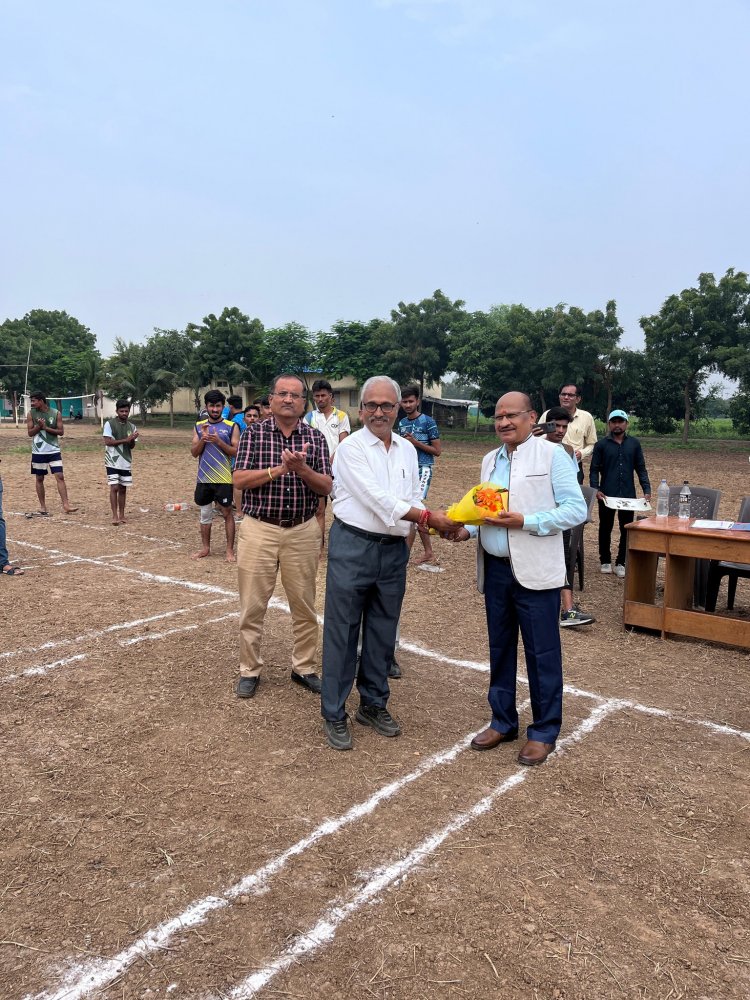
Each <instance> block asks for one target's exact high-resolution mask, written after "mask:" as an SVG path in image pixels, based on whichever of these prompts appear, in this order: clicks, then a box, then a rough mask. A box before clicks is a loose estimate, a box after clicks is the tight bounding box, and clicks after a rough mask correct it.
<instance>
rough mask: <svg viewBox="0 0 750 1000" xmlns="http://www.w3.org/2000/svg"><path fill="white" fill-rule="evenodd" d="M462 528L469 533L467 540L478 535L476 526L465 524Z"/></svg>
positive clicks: (477, 526)
mask: <svg viewBox="0 0 750 1000" xmlns="http://www.w3.org/2000/svg"><path fill="white" fill-rule="evenodd" d="M464 528H466V530H467V531H468V532H469V538H476V537H477V536H478V534H479V525H478V524H465V525H464Z"/></svg>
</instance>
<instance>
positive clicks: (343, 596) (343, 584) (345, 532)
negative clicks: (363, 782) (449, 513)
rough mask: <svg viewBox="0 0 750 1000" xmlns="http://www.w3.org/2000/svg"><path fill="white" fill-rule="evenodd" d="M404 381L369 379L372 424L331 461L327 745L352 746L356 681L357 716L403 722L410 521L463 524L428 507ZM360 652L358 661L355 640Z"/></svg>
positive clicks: (448, 526) (379, 726)
mask: <svg viewBox="0 0 750 1000" xmlns="http://www.w3.org/2000/svg"><path fill="white" fill-rule="evenodd" d="M400 399H401V389H400V387H399V385H398V383H397V382H394V381H393V379H391V378H388V377H387V376H385V375H378V376H375V377H374V378H371V379H368V380H367V381H366V382H365V384H364V385H363V386H362V392H361V395H360V406H359V416H360V420H361V421H362V424H363V425H364V426H363V427H362V429H361V430H359V431H356V432H355V433H354V434H352V435H351V436H350V437H347V438H346V439H345V440H344V441H342V442H341V444H340V445H339V447H338V449H337V451H336V454H335V456H334V460H333V475H334V486H333V515H334V522H333V526H332V528H331V533H330V538H329V541H328V572H327V575H326V601H325V612H324V619H323V681H322V692H321V712H322V715H323V719H324V728H325V733H326V738H327V741H328V744H329V746H331V747H333V749H334V750H351V748H352V737H351V732H350V731H349V726H348V721H347V716H346V699H347V698H348V697H349V694H350V692H351V690H352V687H353V686H354V680H355V677H356V680H357V690H358V692H359V708H358V709H357V714H356V719H357V722H360V723H361V724H362V725H365V726H372V728H373V729H374V730H375V731H376V732H378V733H380V735H381V736H398V735H399V734H400V732H401V727H400V726H399V724H398V722H396V720H395V719H394V718H393V717H392V716H391V715H390V713H389V712H388V710H387V708H386V705H387V703H388V696H389V694H390V690H389V688H388V664H389V663H390V661H391V659H392V657H393V649H394V646H395V642H396V627H397V625H398V619H399V615H400V614H401V603H402V601H403V599H404V591H405V590H406V565H407V563H408V561H409V549H408V547H407V544H406V539H407V537H408V535H409V532H410V531H411V525H412V524H417V525H424V526H427V527H430V528H436V529H437V530H438V531H455V530H456V527H457V524H456V522H455V521H452V520H451V519H450V518H448V517H446V515H445V514H443V513H442V512H438V511H429V510H427V509H425V506H424V504H423V503H422V499H421V497H422V491H421V489H420V486H419V470H418V463H417V450H416V448H415V447H414V445H413V444H411V442H410V441H406V440H405V439H404V438H401V437H399V436H398V435H397V434H393V433H392V428H393V423H394V421H395V419H396V414H397V413H398V404H399V400H400ZM360 627H361V628H362V655H361V658H360V664H359V669H357V641H358V639H359V633H360Z"/></svg>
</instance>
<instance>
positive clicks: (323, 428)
mask: <svg viewBox="0 0 750 1000" xmlns="http://www.w3.org/2000/svg"><path fill="white" fill-rule="evenodd" d="M312 397H313V400H314V401H315V409H314V410H310V411H309V412H308V413H306V414H305V423H306V424H309V425H310V426H311V427H317V429H318V430H319V431H320V432H321V433H322V435H323V437H324V438H325V439H326V441H327V442H328V454H329V455H330V456H331V461H333V456H334V453H335V451H336V449H337V448H338V446H339V444H340V443H341V442H342V441H343V440H344V438H345V437H348V436H349V435H350V434H351V432H352V428H351V424H350V423H349V417H348V416H347V415H346V413H345V412H344V411H343V410H338V409H336V407H335V406H334V405H333V388H332V387H331V383H330V382H327V381H326V379H324V378H319V379H316V380H315V381H314V382H313V387H312ZM327 503H328V497H321V498H320V500H319V501H318V513H317V514H316V515H315V516H316V517H317V519H318V524H319V525H320V548H321V550H322V549H323V546H324V545H325V540H326V504H327Z"/></svg>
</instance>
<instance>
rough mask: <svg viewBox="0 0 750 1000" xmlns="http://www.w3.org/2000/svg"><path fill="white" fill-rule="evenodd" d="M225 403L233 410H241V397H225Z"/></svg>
mask: <svg viewBox="0 0 750 1000" xmlns="http://www.w3.org/2000/svg"><path fill="white" fill-rule="evenodd" d="M227 402H228V403H229V405H230V406H231V407H232V408H233V409H235V410H241V409H242V396H227Z"/></svg>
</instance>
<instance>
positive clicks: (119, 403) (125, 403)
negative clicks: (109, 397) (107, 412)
mask: <svg viewBox="0 0 750 1000" xmlns="http://www.w3.org/2000/svg"><path fill="white" fill-rule="evenodd" d="M123 406H127V408H128V409H130V400H129V399H124V398H123V399H118V400H117V402H116V403H115V409H116V410H119V409H120V408H121V407H123Z"/></svg>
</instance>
